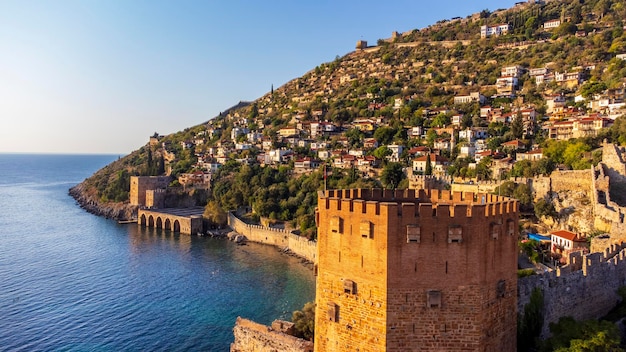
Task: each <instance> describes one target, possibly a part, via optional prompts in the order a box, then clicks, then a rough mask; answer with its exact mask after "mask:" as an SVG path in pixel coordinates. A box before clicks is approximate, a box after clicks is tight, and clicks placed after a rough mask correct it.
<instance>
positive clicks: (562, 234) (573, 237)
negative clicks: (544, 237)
mask: <svg viewBox="0 0 626 352" xmlns="http://www.w3.org/2000/svg"><path fill="white" fill-rule="evenodd" d="M550 235H554V236H557V237H560V238H564V239H566V240H570V241H580V237H578V235H577V234H575V233H573V232H570V231H567V230H558V231H552V232H550Z"/></svg>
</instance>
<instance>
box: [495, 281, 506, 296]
mask: <svg viewBox="0 0 626 352" xmlns="http://www.w3.org/2000/svg"><path fill="white" fill-rule="evenodd" d="M505 293H506V281H504V280H500V281H498V284H497V285H496V296H497V297H498V298H504V295H505Z"/></svg>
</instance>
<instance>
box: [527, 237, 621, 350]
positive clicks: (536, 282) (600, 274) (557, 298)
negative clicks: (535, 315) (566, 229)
mask: <svg viewBox="0 0 626 352" xmlns="http://www.w3.org/2000/svg"><path fill="white" fill-rule="evenodd" d="M625 248H626V245H611V246H610V247H609V248H607V249H606V250H605V251H604V252H598V253H591V254H587V255H581V254H580V253H572V254H571V255H570V263H571V264H569V265H566V266H563V267H561V268H558V269H557V270H555V271H551V272H546V273H544V274H541V275H532V276H528V277H524V278H521V279H519V280H518V283H517V288H518V299H517V304H518V312H524V306H525V305H526V304H528V303H529V302H530V295H531V293H532V291H533V290H534V289H535V288H539V289H540V290H541V291H542V293H543V300H544V316H543V330H542V333H541V335H542V337H544V338H545V337H548V336H549V333H550V330H549V325H550V323H556V322H558V320H559V318H561V317H565V316H571V317H573V318H574V319H577V320H587V319H599V318H601V317H602V316H604V315H606V314H607V313H608V312H609V311H610V310H611V309H612V308H613V307H614V306H615V305H616V304H617V303H618V302H619V301H620V299H621V298H620V296H619V295H618V294H617V290H618V288H620V287H622V286H625V285H626V249H625Z"/></svg>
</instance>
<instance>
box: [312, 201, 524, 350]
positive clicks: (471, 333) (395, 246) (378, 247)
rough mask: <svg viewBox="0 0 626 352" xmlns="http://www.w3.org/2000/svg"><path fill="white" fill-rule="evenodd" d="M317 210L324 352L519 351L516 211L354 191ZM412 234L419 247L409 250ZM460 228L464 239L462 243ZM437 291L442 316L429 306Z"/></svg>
mask: <svg viewBox="0 0 626 352" xmlns="http://www.w3.org/2000/svg"><path fill="white" fill-rule="evenodd" d="M431 202H432V203H435V204H431ZM318 209H319V213H318V251H319V256H318V268H319V269H318V278H317V290H316V303H317V311H316V341H315V342H316V345H315V348H316V351H345V350H356V349H358V350H359V351H380V350H386V351H407V350H421V351H441V350H467V351H507V350H514V349H515V342H516V341H515V336H516V325H517V324H516V323H517V320H516V319H517V315H516V309H515V308H516V301H517V296H516V292H517V276H516V275H517V246H516V243H517V236H516V234H517V203H516V202H513V201H508V200H506V198H504V197H497V196H494V195H488V194H477V195H474V194H472V193H469V194H465V195H462V194H460V193H450V192H449V191H435V190H431V191H417V192H416V191H398V192H389V191H386V192H382V191H361V190H352V191H334V192H328V196H326V195H324V194H320V196H319V198H318ZM338 219H340V220H338ZM338 224H340V225H338ZM364 224H365V225H364ZM367 224H369V226H368V225H367ZM509 224H510V225H511V228H512V229H514V230H515V232H514V233H509V232H508V231H507V230H506V229H507V228H508V227H507V225H509ZM408 227H409V228H413V229H414V228H419V232H420V235H419V237H420V238H419V241H417V242H415V243H407V231H408V230H407V228H408ZM368 228H369V229H371V230H370V231H369V232H368V231H367V229H368ZM451 228H452V229H459V228H460V229H462V230H461V232H462V241H461V242H460V243H451V241H450V240H449V233H450V230H451ZM364 229H365V230H364ZM346 282H354V283H355V285H354V286H355V288H356V289H355V292H349V290H346V288H345V286H344V285H345V283H346ZM499 283H503V285H502V286H501V288H502V290H501V294H498V286H499ZM433 290H434V291H438V292H440V293H441V305H440V306H438V307H429V305H428V302H427V301H428V295H429V291H433ZM329 304H331V306H332V305H335V306H336V307H337V310H338V312H339V313H338V315H337V316H336V318H338V320H337V321H332V320H333V317H332V316H331V315H330V314H329V312H328V307H329Z"/></svg>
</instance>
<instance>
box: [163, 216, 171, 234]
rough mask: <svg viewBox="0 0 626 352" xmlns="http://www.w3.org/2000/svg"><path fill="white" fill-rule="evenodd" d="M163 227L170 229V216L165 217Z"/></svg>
mask: <svg viewBox="0 0 626 352" xmlns="http://www.w3.org/2000/svg"><path fill="white" fill-rule="evenodd" d="M163 228H164V229H166V230H170V231H171V230H172V220H170V218H166V219H165V224H164V227H163Z"/></svg>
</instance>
